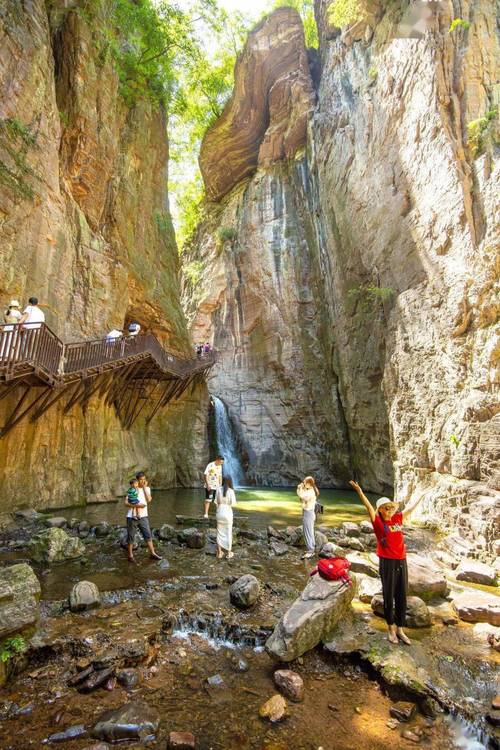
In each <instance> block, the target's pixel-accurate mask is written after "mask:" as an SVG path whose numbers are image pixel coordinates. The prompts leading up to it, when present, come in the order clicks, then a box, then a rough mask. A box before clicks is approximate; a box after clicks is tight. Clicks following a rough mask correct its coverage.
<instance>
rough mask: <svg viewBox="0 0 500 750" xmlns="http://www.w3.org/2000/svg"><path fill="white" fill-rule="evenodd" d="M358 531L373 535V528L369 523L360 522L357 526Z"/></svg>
mask: <svg viewBox="0 0 500 750" xmlns="http://www.w3.org/2000/svg"><path fill="white" fill-rule="evenodd" d="M359 530H360V531H361V533H362V534H374V533H375V532H374V531H373V526H372V524H371V522H370V521H361V523H360V524H359Z"/></svg>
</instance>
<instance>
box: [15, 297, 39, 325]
mask: <svg viewBox="0 0 500 750" xmlns="http://www.w3.org/2000/svg"><path fill="white" fill-rule="evenodd" d="M19 323H23V324H24V327H25V328H40V326H41V324H42V323H45V313H44V312H43V310H41V309H40V308H39V307H38V298H37V297H30V298H29V304H28V305H27V307H26V308H25V309H24V310H23V314H22V315H21V318H20V320H19Z"/></svg>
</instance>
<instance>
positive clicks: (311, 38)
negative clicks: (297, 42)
mask: <svg viewBox="0 0 500 750" xmlns="http://www.w3.org/2000/svg"><path fill="white" fill-rule="evenodd" d="M274 7H275V8H282V7H286V8H294V9H295V10H296V11H298V13H299V14H300V17H301V18H302V23H303V24H304V35H305V41H306V47H315V48H317V47H318V45H319V41H318V27H317V26H316V19H315V18H314V0H275V3H274Z"/></svg>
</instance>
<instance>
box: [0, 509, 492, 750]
mask: <svg viewBox="0 0 500 750" xmlns="http://www.w3.org/2000/svg"><path fill="white" fill-rule="evenodd" d="M67 516H68V517H66V516H63V515H61V516H59V517H47V516H44V515H39V514H35V513H33V512H24V514H23V516H22V517H18V518H17V519H16V520H15V521H14V522H13V523H11V524H10V525H9V526H7V527H5V528H4V529H3V530H2V532H1V534H0V556H1V560H2V563H3V564H4V567H3V568H2V569H1V571H0V572H2V573H3V574H4V578H5V587H7V586H8V581H9V577H10V578H12V576H11V573H10V571H12V570H14V568H13V567H12V566H10V567H8V564H10V563H12V562H15V563H16V564H15V571H16V572H17V579H16V580H19V581H20V582H19V583H18V586H17V589H15V590H14V588H13V587H11V590H10V594H9V596H7V595H6V596H4V597H3V598H2V600H1V601H0V626H1V628H2V630H1V637H2V639H3V641H4V643H5V642H6V640H5V639H7V641H8V639H9V638H12V634H13V633H17V634H18V633H21V635H22V637H23V639H24V643H25V645H26V648H27V650H26V651H21V652H20V653H13V654H12V655H11V657H10V658H8V659H7V660H6V662H5V670H4V678H7V677H8V681H7V683H6V685H5V686H4V688H3V690H2V695H1V698H0V716H1V718H2V721H1V722H0V746H1V747H2V748H5V750H7V748H11V749H12V750H21V748H28V747H41V746H42V743H44V741H45V740H47V743H48V744H49V746H50V745H51V744H54V743H56V744H57V743H63V746H64V747H67V748H69V749H70V750H73V749H75V750H83V749H84V748H89V747H91V748H93V749H94V750H97V748H99V750H104V747H106V745H108V744H109V743H111V744H112V743H113V742H114V741H117V740H118V739H123V740H124V739H128V740H129V741H130V744H129V745H127V746H129V747H133V748H137V749H138V748H143V747H153V748H165V747H167V746H169V747H192V746H194V747H196V748H199V749H200V750H203V749H204V748H206V749H207V750H208V748H214V750H215V749H218V748H220V749H221V750H222V749H224V750H228V748H233V747H241V748H248V749H249V750H254V748H255V750H262V749H263V748H267V750H271V749H272V748H274V750H279V748H282V750H284V749H285V748H288V750H301V749H302V748H303V749H304V750H310V749H311V750H318V748H320V747H323V748H324V749H325V750H326V749H327V748H331V742H332V737H335V743H336V744H335V747H336V748H341V749H345V750H348V748H354V747H356V748H366V750H368V748H370V750H372V749H373V750H376V749H377V748H379V747H380V748H382V747H384V748H385V747H387V745H388V744H390V745H391V746H392V747H396V748H399V747H401V748H403V747H408V746H409V745H411V744H421V745H422V746H426V747H431V748H454V747H470V748H476V747H477V748H480V747H486V746H487V745H486V744H484V743H487V742H488V741H489V742H490V743H492V744H493V746H495V743H496V744H497V745H498V729H497V728H496V725H497V724H498V716H499V713H498V712H499V709H498V706H497V704H494V701H495V699H496V700H498V698H496V696H497V695H498V693H499V692H500V688H499V685H498V682H497V680H498V678H497V675H498V663H499V661H500V654H499V653H498V651H497V650H496V648H495V646H496V647H497V648H498V645H499V636H500V627H499V625H500V598H499V597H498V596H497V592H496V589H495V587H493V586H487V585H485V584H486V583H487V582H488V583H494V582H495V574H496V571H495V569H494V568H493V567H492V566H489V565H486V564H485V563H480V561H478V560H477V559H474V558H468V557H467V556H466V555H463V554H462V555H459V553H460V552H462V553H463V551H464V549H462V548H461V549H459V548H458V547H457V546H456V545H452V544H450V543H449V541H448V540H447V539H445V538H437V537H436V536H435V535H434V534H433V533H432V532H430V531H428V530H424V529H416V528H411V529H409V530H408V534H407V545H408V548H409V550H410V552H409V569H410V593H411V595H412V598H410V600H409V601H410V606H409V619H410V623H411V625H412V626H413V627H411V628H410V630H409V633H410V634H411V636H412V640H413V644H412V646H410V647H409V648H407V647H403V646H398V647H390V645H389V644H388V643H387V641H386V640H385V637H384V623H383V620H382V619H381V618H380V617H379V615H378V612H379V605H378V599H377V594H378V591H379V580H378V576H377V568H376V560H375V558H374V553H373V549H374V537H373V534H372V532H371V530H370V528H369V525H368V524H366V523H364V522H361V524H355V523H353V522H344V523H343V524H342V525H341V526H339V527H333V526H320V527H319V528H318V530H317V534H316V536H317V549H318V553H319V554H321V555H331V554H335V555H347V556H348V558H349V559H350V561H351V565H352V568H351V569H352V571H353V579H355V590H353V591H352V592H351V593H350V595H349V597H347V598H348V599H350V598H352V603H351V604H350V603H349V601H346V602H344V603H343V604H342V605H340V597H341V596H342V597H344V598H345V594H343V593H342V592H339V593H338V594H337V592H336V591H335V590H334V591H333V594H332V592H331V591H329V592H328V597H324V601H325V604H323V601H319V603H318V596H317V592H316V594H313V596H312V599H315V607H316V608H317V611H319V613H320V615H321V616H323V614H324V613H325V612H327V613H328V617H329V616H330V613H331V610H332V608H335V607H337V608H338V607H340V606H342V607H343V609H342V610H341V616H340V621H339V624H338V626H337V627H336V628H334V629H333V632H326V630H325V628H326V627H327V626H326V625H325V626H324V627H323V625H322V626H321V627H320V628H319V630H318V624H317V623H318V620H317V619H316V620H315V624H314V626H313V625H312V620H311V618H309V619H308V617H307V616H306V617H301V618H295V619H294V617H293V616H292V615H291V614H290V613H293V611H294V610H293V607H295V608H296V607H297V604H295V605H293V603H294V601H296V600H297V597H298V596H299V595H300V594H301V592H302V590H303V589H304V587H305V585H306V584H308V580H309V573H310V572H311V570H312V568H313V565H314V563H310V562H309V561H308V562H306V561H301V560H300V554H301V544H302V534H301V529H300V527H296V526H288V527H285V528H278V527H273V526H270V527H268V528H256V527H250V526H247V525H246V523H247V522H246V521H245V520H243V521H241V522H240V528H239V529H237V530H236V531H235V548H234V549H235V557H234V559H233V560H231V561H227V560H226V561H219V560H217V559H216V558H215V545H214V537H215V530H214V529H213V527H211V526H210V524H208V525H204V524H203V523H197V525H196V526H193V525H190V524H189V522H188V524H187V525H186V524H177V525H173V524H163V525H162V526H161V527H160V528H157V529H155V539H156V544H157V547H158V549H159V551H160V552H161V554H162V556H163V559H162V561H160V562H159V563H156V562H153V561H149V559H148V558H147V551H146V550H145V549H144V550H143V549H142V547H141V548H140V549H138V550H137V553H136V556H137V559H138V561H139V563H140V564H139V565H138V566H130V565H129V564H128V563H127V562H126V560H125V555H124V551H123V550H122V548H121V542H122V541H123V528H122V527H120V526H116V525H113V524H110V523H107V522H103V521H101V522H100V523H98V524H97V525H94V526H90V524H88V522H86V521H85V520H77V519H74V520H73V521H72V519H71V517H70V514H67ZM245 526H246V527H245ZM138 543H139V540H138ZM13 558H15V559H14V560H13ZM33 571H34V572H33ZM488 576H489V578H488ZM23 581H25V585H24V586H23ZM37 581H39V582H40V588H39V589H37ZM316 581H317V579H315V578H314V579H312V581H311V583H310V584H308V587H309V588H310V587H311V585H312V586H313V587H314V586H315V587H318V585H319V586H320V587H321V585H322V583H321V582H318V583H316ZM475 581H478V582H479V583H475ZM326 586H327V587H328V586H330V584H326ZM332 586H333V587H335V586H337V584H332ZM330 594H332V596H330ZM39 596H41V599H40V603H38V597H39ZM9 597H10V598H9ZM335 597H337V600H336V603H334V604H333V605H332V604H328V603H327V602H328V599H329V598H330V599H332V598H334V599H335ZM7 599H8V600H9V601H10V604H9V607H10V609H9V610H7V609H5V607H6V604H5V602H6V601H7ZM312 599H311V601H312ZM319 599H321V597H319ZM17 602H18V603H19V604H21V603H22V605H23V606H22V607H17V606H16V603H17ZM292 605H293V607H292ZM305 609H306V611H309V608H308V606H306V608H305ZM13 611H19V612H23V619H22V622H21V621H20V620H19V621H18V622H17V624H16V623H14V622H13V615H12V613H13ZM338 611H340V610H338ZM287 612H288V615H287V617H288V625H290V621H291V622H292V624H291V626H290V627H291V628H292V630H293V633H294V639H295V640H294V643H295V644H298V646H297V650H296V652H294V653H292V654H291V660H290V659H289V658H288V656H286V655H285V654H281V655H280V654H279V653H278V655H277V656H278V658H275V659H270V657H269V656H268V654H267V653H266V651H265V646H266V643H268V647H267V648H268V651H270V652H272V650H273V649H272V648H270V646H269V644H270V643H272V639H270V636H271V634H272V633H273V631H275V629H276V632H277V631H278V630H279V627H280V625H279V623H280V622H282V618H283V615H284V614H285V613H287ZM5 613H7V614H5ZM9 613H10V614H9ZM7 615H8V618H10V621H11V627H10V630H7V627H6V619H7ZM328 617H325V618H324V622H325V623H326V622H328V623H329V624H328V628H331V626H332V621H331V620H329V619H328ZM299 620H300V622H299ZM321 628H323V629H321ZM304 644H305V645H304ZM294 647H295V646H294ZM305 648H307V649H308V650H307V651H305V652H304V653H302V651H303V649H305ZM274 656H275V657H276V654H274ZM280 659H281V660H283V661H287V664H286V667H285V668H286V669H287V670H291V672H292V673H294V674H295V675H299V677H300V678H301V679H302V681H303V688H302V692H303V700H302V699H301V700H300V701H299V702H294V701H293V700H290V697H289V690H290V684H289V683H290V679H289V680H288V682H287V684H286V685H285V686H283V684H282V683H279V679H277V680H276V681H275V679H274V677H273V675H274V672H275V671H276V670H277V669H279V668H280ZM281 666H282V665H281ZM297 679H298V678H296V677H294V678H292V679H291V683H292V684H294V680H295V681H296V680H297ZM275 682H278V683H279V686H278V685H277V684H275ZM287 685H288V687H287ZM287 689H288V693H287ZM299 692H301V691H300V690H299ZM282 693H284V694H285V697H284V698H283V696H282V697H281V698H279V697H276V696H280V695H282ZM273 696H274V697H273ZM270 699H272V700H271V703H270V704H269V703H268V701H269V700H270ZM401 700H403V701H404V702H406V703H409V704H410V707H408V706H407V707H406V710H407V713H408V716H405V715H404V713H401V710H400V709H401V706H400V707H399V709H398V708H397V707H396V708H394V705H395V703H397V702H398V701H401ZM494 705H495V706H497V707H496V708H495V707H494ZM124 706H126V707H127V712H128V713H127V714H126V715H125V716H123V715H122V713H123V712H122V708H123V707H124ZM113 711H114V712H115V713H111V714H110V715H108V714H107V712H113ZM443 711H445V713H443ZM446 711H451V712H453V713H454V714H456V715H458V716H461V717H463V718H464V719H468V720H469V721H471V722H473V725H474V730H473V731H472V730H471V731H472V734H471V738H470V739H466V738H465V736H464V732H465V730H464V729H463V728H460V726H459V725H458V724H457V723H452V725H450V723H449V722H450V718H449V716H447V714H446ZM116 712H117V713H116ZM103 717H104V718H103ZM269 717H271V718H272V719H273V720H272V721H271V718H269ZM402 719H403V720H402ZM124 726H127V727H129V729H126V730H124V729H123V727H124ZM130 727H132V728H130ZM122 732H125V734H126V735H127V732H128V733H129V734H128V735H127V736H126V737H124V736H122V734H120V733H122ZM171 732H173V733H175V732H181V733H182V732H184V733H188V734H192V735H193V737H194V739H193V740H192V739H190V738H189V737H184V738H182V737H180V738H179V737H177V738H176V737H175V736H172V737H171V738H170V739H169V735H170V733H171ZM474 732H475V739H474ZM457 734H458V735H459V739H458V740H457V739H456V737H455V739H454V736H455V735H457ZM481 737H482V738H483V744H475V745H474V744H473V743H474V742H476V743H479V740H480V738H481ZM169 742H170V744H168V743H169ZM193 742H194V744H193ZM460 742H462V743H466V742H469V743H472V744H469V745H467V744H457V743H460ZM103 743H104V744H103ZM175 743H177V744H175ZM182 743H184V744H182ZM189 743H191V744H189ZM363 743H364V744H363Z"/></svg>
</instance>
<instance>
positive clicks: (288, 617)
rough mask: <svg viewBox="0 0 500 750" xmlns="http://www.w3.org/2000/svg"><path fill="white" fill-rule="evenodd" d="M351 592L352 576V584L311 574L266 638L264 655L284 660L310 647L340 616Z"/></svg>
mask: <svg viewBox="0 0 500 750" xmlns="http://www.w3.org/2000/svg"><path fill="white" fill-rule="evenodd" d="M355 592H356V580H355V579H354V581H353V585H352V586H346V585H345V583H343V582H341V581H326V580H325V579H323V578H321V577H320V576H319V575H316V576H313V577H312V578H311V579H310V580H309V582H308V584H307V585H306V587H305V589H304V590H303V592H302V593H301V595H300V596H299V597H298V599H296V600H295V601H294V602H293V604H292V605H291V607H290V608H289V609H288V610H287V611H286V612H285V614H284V615H283V616H282V618H281V620H280V621H279V622H278V624H277V625H276V627H275V628H274V631H273V633H272V635H271V636H270V637H269V638H268V640H267V642H266V651H267V652H268V654H269V655H270V656H272V657H274V658H276V659H279V660H280V661H285V662H288V661H292V660H293V659H296V658H297V657H299V656H301V655H302V654H304V653H305V652H306V651H309V650H310V649H311V648H314V647H315V646H316V645H317V644H318V643H319V642H320V641H321V640H323V639H324V638H327V637H328V636H329V635H330V634H331V632H332V631H333V629H334V628H335V626H336V625H337V623H338V622H339V620H340V619H341V618H342V617H344V615H345V614H346V612H347V610H348V609H349V607H350V604H351V601H352V598H353V596H354V594H355Z"/></svg>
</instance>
